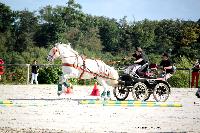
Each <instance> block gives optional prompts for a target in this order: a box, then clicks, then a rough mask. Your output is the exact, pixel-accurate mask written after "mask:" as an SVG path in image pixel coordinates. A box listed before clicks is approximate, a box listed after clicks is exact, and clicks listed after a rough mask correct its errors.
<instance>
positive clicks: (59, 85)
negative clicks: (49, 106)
mask: <svg viewBox="0 0 200 133" xmlns="http://www.w3.org/2000/svg"><path fill="white" fill-rule="evenodd" d="M65 80H66V79H65V77H64V75H63V74H62V75H61V76H60V78H59V82H58V91H57V95H58V96H60V95H61V94H62V93H63V92H64V91H63V90H64V89H63V83H64V81H65Z"/></svg>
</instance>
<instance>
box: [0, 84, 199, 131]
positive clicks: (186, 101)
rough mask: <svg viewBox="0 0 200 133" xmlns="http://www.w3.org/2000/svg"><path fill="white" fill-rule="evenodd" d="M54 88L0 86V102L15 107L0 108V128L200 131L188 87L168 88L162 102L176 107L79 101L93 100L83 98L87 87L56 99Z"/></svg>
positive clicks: (196, 105)
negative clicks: (90, 103) (165, 101)
mask: <svg viewBox="0 0 200 133" xmlns="http://www.w3.org/2000/svg"><path fill="white" fill-rule="evenodd" d="M98 87H99V89H101V90H102V87H100V86H98ZM56 89H57V86H56V85H0V100H5V99H11V100H12V101H13V102H14V103H16V104H18V105H21V106H12V107H3V106H0V132H1V133H2V132H6V133H10V132H19V133H21V132H73V133H74V132H75V133H79V132H90V133H94V132H100V133H101V132H104V133H105V132H108V133H120V132H123V133H125V132H130V133H133V132H200V99H198V98H197V97H196V96H195V92H196V90H197V89H194V88H193V89H183V88H172V93H171V95H170V97H169V99H168V101H177V102H179V103H181V104H183V107H179V108H177V107H119V106H117V107H116V106H112V107H110V106H102V105H81V104H78V101H79V100H81V99H94V98H96V97H91V96H89V94H90V93H91V91H92V89H93V86H75V87H74V93H73V94H70V95H69V94H68V95H65V94H63V95H61V96H60V97H58V96H57V94H56V91H57V90H56ZM129 95H130V97H129V99H131V94H129ZM113 100H114V97H113Z"/></svg>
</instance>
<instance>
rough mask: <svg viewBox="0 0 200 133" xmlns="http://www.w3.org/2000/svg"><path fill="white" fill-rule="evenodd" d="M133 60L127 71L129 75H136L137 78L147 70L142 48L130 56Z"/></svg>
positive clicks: (138, 48)
mask: <svg viewBox="0 0 200 133" xmlns="http://www.w3.org/2000/svg"><path fill="white" fill-rule="evenodd" d="M132 56H133V57H134V58H135V61H134V64H133V65H131V66H129V67H128V69H129V70H130V71H131V70H132V72H131V74H134V73H136V74H138V75H139V76H144V72H145V71H146V68H147V60H146V59H145V54H144V52H143V50H142V48H140V47H137V48H136V51H135V53H134V54H133V55H132Z"/></svg>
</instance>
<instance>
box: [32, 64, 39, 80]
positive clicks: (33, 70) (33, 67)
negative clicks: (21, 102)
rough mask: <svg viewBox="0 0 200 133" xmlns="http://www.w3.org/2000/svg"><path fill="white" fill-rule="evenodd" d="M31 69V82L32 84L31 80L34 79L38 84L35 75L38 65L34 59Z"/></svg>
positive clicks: (36, 74)
mask: <svg viewBox="0 0 200 133" xmlns="http://www.w3.org/2000/svg"><path fill="white" fill-rule="evenodd" d="M31 69H32V70H31V72H32V77H31V84H33V81H35V83H36V84H38V81H37V77H38V71H39V66H38V65H37V61H36V60H34V61H33V64H32V67H31Z"/></svg>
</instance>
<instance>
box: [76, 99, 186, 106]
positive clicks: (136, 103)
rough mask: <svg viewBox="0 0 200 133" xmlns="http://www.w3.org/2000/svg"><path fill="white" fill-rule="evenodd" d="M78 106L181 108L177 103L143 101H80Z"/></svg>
mask: <svg viewBox="0 0 200 133" xmlns="http://www.w3.org/2000/svg"><path fill="white" fill-rule="evenodd" d="M79 103H80V104H102V105H104V106H125V107H127V106H130V107H182V104H180V103H177V102H153V101H149V102H145V101H133V100H127V101H102V100H81V101H80V102H79Z"/></svg>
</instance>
